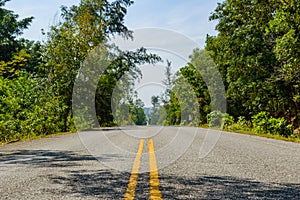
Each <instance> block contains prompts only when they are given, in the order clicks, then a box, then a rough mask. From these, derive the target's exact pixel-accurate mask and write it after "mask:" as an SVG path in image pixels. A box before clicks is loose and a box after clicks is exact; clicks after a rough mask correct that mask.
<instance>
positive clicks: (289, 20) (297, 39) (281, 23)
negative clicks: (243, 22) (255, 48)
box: [267, 0, 300, 127]
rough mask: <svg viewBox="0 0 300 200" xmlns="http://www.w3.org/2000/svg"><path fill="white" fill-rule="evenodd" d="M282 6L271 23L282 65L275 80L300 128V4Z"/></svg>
mask: <svg viewBox="0 0 300 200" xmlns="http://www.w3.org/2000/svg"><path fill="white" fill-rule="evenodd" d="M273 3H279V7H278V9H277V10H276V13H275V15H274V18H273V19H272V20H271V21H270V22H269V24H268V25H269V27H268V28H267V34H270V35H276V40H275V45H274V48H273V51H274V53H275V56H276V58H277V60H278V62H279V65H277V66H276V68H275V71H276V73H275V74H274V75H273V77H272V78H273V81H274V82H275V83H276V84H277V85H279V86H281V87H282V89H283V90H284V91H286V92H285V93H286V94H285V98H286V101H287V102H288V103H289V104H290V105H293V106H291V107H289V110H288V111H289V112H288V113H286V114H287V115H289V119H290V121H291V123H293V125H294V126H295V127H298V126H299V125H300V115H299V113H300V106H299V105H300V51H299V48H300V26H299V24H300V13H299V10H300V4H299V1H297V0H288V1H279V2H278V1H274V2H273Z"/></svg>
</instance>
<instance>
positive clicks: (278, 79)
mask: <svg viewBox="0 0 300 200" xmlns="http://www.w3.org/2000/svg"><path fill="white" fill-rule="evenodd" d="M299 5H300V4H299V1H298V0H288V1H278V0H267V1H248V0H241V1H235V0H225V1H224V2H223V3H219V4H218V6H217V8H216V9H215V12H214V13H213V14H212V15H211V17H210V20H217V21H218V24H217V26H216V29H217V31H218V32H219V33H218V35H217V36H208V37H207V40H206V50H207V51H209V54H210V55H211V56H212V58H213V60H214V62H215V63H216V65H217V67H218V69H219V71H220V73H221V75H222V78H223V81H224V82H225V87H226V93H227V100H228V113H229V114H230V115H232V116H233V117H235V118H237V117H239V116H243V117H245V118H246V120H247V121H250V120H251V118H252V117H253V116H256V117H257V118H262V121H261V122H257V123H261V125H259V126H258V127H257V128H256V131H258V132H263V131H269V132H270V131H272V132H276V133H279V132H281V134H283V132H284V131H283V130H280V129H281V128H278V127H277V125H278V124H280V123H281V122H282V121H276V123H275V122H272V120H271V121H270V124H277V125H269V126H272V127H274V128H272V130H266V129H267V128H266V127H265V126H266V125H264V124H268V123H267V122H265V121H267V119H264V115H263V114H262V113H261V112H263V111H266V112H267V113H269V118H272V117H273V118H276V119H281V118H284V119H285V120H286V122H287V123H290V124H293V126H294V127H298V126H299V117H298V113H300V109H299V103H300V101H299V98H298V97H299V96H300V95H299V94H300V90H299V89H300V82H299V80H300V67H299V63H300V62H299V57H300V54H299V47H300V46H299V45H300V43H299V41H300V39H299V38H300V35H299V33H300V30H299V24H300V21H299V19H300V18H299V16H300V15H299V10H300V9H299ZM258 113H260V115H257V114H258ZM256 117H254V118H255V120H256ZM278 126H279V125H278ZM280 127H281V126H280ZM287 132H289V131H287Z"/></svg>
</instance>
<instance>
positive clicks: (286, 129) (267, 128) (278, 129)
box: [252, 112, 293, 136]
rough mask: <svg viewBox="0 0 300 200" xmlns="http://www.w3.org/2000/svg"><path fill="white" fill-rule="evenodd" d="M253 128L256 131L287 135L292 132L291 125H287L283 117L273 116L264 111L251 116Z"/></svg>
mask: <svg viewBox="0 0 300 200" xmlns="http://www.w3.org/2000/svg"><path fill="white" fill-rule="evenodd" d="M252 123H253V128H254V129H253V130H254V132H256V133H268V134H273V135H283V136H289V135H291V134H292V133H293V127H292V125H291V124H290V125H287V122H286V120H285V119H284V118H274V117H270V115H269V114H268V113H266V112H260V113H258V114H257V115H254V116H253V117H252Z"/></svg>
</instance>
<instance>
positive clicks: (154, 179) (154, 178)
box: [148, 139, 162, 200]
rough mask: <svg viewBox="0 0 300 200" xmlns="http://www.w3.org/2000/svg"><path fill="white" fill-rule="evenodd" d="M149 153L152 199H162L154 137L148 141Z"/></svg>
mask: <svg viewBox="0 0 300 200" xmlns="http://www.w3.org/2000/svg"><path fill="white" fill-rule="evenodd" d="M148 155H149V170H150V199H151V200H152V199H155V200H159V199H162V195H161V192H160V190H159V178H158V169H157V164H156V157H155V151H154V144H153V140H152V139H150V140H149V141H148Z"/></svg>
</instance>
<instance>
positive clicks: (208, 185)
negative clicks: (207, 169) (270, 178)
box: [161, 176, 300, 200]
mask: <svg viewBox="0 0 300 200" xmlns="http://www.w3.org/2000/svg"><path fill="white" fill-rule="evenodd" d="M161 190H162V193H163V198H164V199H172V200H174V199H270V200H271V199H272V200H273V199H300V184H277V183H263V182H258V181H253V180H248V179H240V178H234V177H226V176H224V177H221V176H203V177H198V178H194V179H189V178H184V177H174V176H168V177H161Z"/></svg>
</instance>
